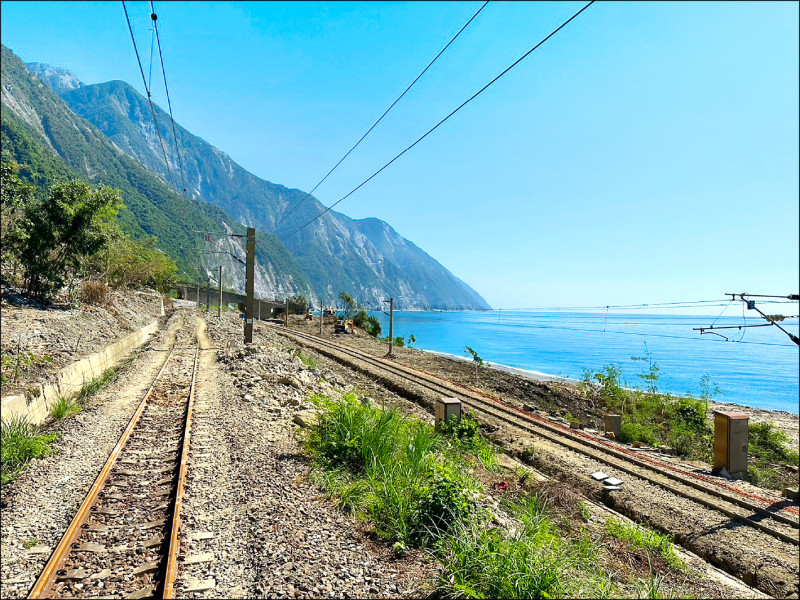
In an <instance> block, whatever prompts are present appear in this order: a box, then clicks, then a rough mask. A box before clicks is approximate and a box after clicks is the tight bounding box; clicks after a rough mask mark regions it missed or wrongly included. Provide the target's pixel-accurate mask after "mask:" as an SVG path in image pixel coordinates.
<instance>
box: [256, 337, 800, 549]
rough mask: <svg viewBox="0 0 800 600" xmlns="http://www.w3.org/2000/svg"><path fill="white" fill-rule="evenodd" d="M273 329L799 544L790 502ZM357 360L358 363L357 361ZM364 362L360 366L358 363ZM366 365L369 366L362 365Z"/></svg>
mask: <svg viewBox="0 0 800 600" xmlns="http://www.w3.org/2000/svg"><path fill="white" fill-rule="evenodd" d="M269 327H271V328H272V329H273V330H274V331H275V332H277V333H279V334H281V335H284V336H286V337H289V338H293V339H294V340H295V341H298V342H300V343H303V344H305V345H307V346H310V347H312V348H314V349H316V350H318V351H319V352H321V353H323V354H325V355H327V356H329V357H331V358H333V359H335V360H338V361H340V362H347V363H349V364H350V366H352V367H355V368H356V369H359V370H361V371H362V372H369V373H368V374H370V375H372V376H376V375H377V376H379V377H380V374H381V373H385V374H388V375H390V376H392V377H394V378H396V379H399V380H401V381H404V382H407V383H410V384H413V385H414V386H417V387H418V388H421V390H422V391H423V392H424V393H427V394H429V395H430V396H433V397H436V396H449V397H456V398H458V399H460V400H461V401H462V403H463V404H464V405H465V406H466V407H468V408H471V409H473V410H474V411H475V412H476V413H478V414H481V415H483V416H484V417H490V418H491V419H494V420H495V421H496V422H499V423H500V424H503V425H505V426H511V427H513V428H515V429H517V430H521V431H524V432H525V433H528V434H533V435H536V436H539V437H541V438H544V439H546V440H548V441H549V442H552V443H555V444H557V445H559V446H561V447H563V448H565V449H568V450H570V451H573V452H577V453H579V454H582V455H584V456H587V457H589V458H591V459H594V460H597V461H600V462H602V463H604V464H607V465H609V466H610V467H612V468H614V469H618V470H619V471H621V472H624V473H627V474H629V475H631V476H634V477H637V478H639V479H641V480H644V481H646V482H648V483H650V484H653V485H657V486H659V487H661V488H663V489H665V490H667V491H668V492H670V493H672V494H675V495H677V496H680V497H683V498H686V499H688V500H691V501H692V502H695V503H697V504H699V505H701V506H703V507H704V508H706V509H710V510H713V511H716V512H720V513H722V514H724V515H725V516H726V517H728V518H730V519H734V520H736V521H737V522H740V523H743V524H745V525H747V526H749V527H752V528H754V529H757V530H759V531H761V532H763V533H765V534H768V535H770V536H772V537H774V538H776V539H777V540H781V541H783V542H786V543H788V544H792V545H793V546H795V547H797V546H798V545H800V541H799V540H798V527H799V525H798V511H797V507H796V506H791V505H790V503H788V502H784V501H781V500H776V499H774V498H769V497H767V496H764V495H759V494H752V493H748V492H744V491H742V490H739V489H737V488H735V487H734V486H731V485H728V484H725V483H721V482H719V483H718V482H716V481H714V478H711V477H709V476H707V475H704V474H697V473H692V472H691V471H687V470H686V469H683V468H681V467H679V466H677V465H672V464H670V463H667V462H665V461H661V460H658V459H656V458H653V457H648V456H640V455H636V454H635V453H634V452H633V451H632V450H629V449H627V448H624V447H622V446H620V445H618V444H615V443H612V442H610V441H607V440H605V439H603V438H599V437H597V436H593V435H591V434H588V433H586V432H583V431H579V430H573V429H570V428H569V427H566V426H563V425H561V424H559V423H556V422H553V421H550V420H549V419H546V418H544V417H541V416H539V415H536V414H533V413H530V412H527V411H525V410H523V409H522V408H520V407H518V406H515V405H513V404H511V403H509V402H505V401H503V400H500V399H498V398H494V397H491V396H488V395H486V394H483V393H481V392H478V391H476V390H474V389H472V388H469V387H468V386H464V385H462V384H455V383H453V382H450V381H447V380H444V379H442V378H440V377H438V376H436V375H432V374H430V373H426V372H424V371H419V370H417V369H413V368H411V367H408V366H405V365H400V364H397V363H396V362H393V361H390V360H388V359H385V358H377V357H375V356H373V355H370V354H368V353H365V352H362V351H360V350H356V349H354V348H348V347H346V346H342V345H339V344H335V343H332V342H330V341H327V340H325V339H322V338H319V337H317V336H314V335H309V334H307V333H302V332H297V331H287V330H286V329H285V328H282V327H279V326H269ZM354 361H355V362H354ZM359 363H361V364H359ZM365 365H366V366H367V368H366V369H365V368H364V366H365Z"/></svg>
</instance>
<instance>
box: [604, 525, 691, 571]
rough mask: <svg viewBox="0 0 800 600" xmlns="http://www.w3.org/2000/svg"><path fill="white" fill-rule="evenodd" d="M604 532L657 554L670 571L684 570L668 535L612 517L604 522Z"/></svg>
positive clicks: (683, 564) (684, 565) (684, 566)
mask: <svg viewBox="0 0 800 600" xmlns="http://www.w3.org/2000/svg"><path fill="white" fill-rule="evenodd" d="M606 532H607V533H608V534H609V535H610V536H611V537H615V538H617V539H620V540H623V541H626V542H628V543H629V544H631V545H632V546H634V547H636V548H644V549H645V550H648V551H649V552H653V553H655V554H658V555H659V556H661V558H663V559H664V562H665V563H666V564H667V566H669V567H670V568H672V569H675V570H678V571H680V570H683V569H685V568H686V564H685V563H684V562H683V560H682V559H681V558H680V556H678V553H677V552H676V551H675V547H674V546H673V545H672V538H671V537H670V536H668V535H662V534H660V533H658V532H656V531H653V530H652V529H648V528H647V527H644V526H641V525H634V524H630V523H626V522H625V521H621V520H619V519H615V518H613V517H612V518H610V519H608V520H607V521H606Z"/></svg>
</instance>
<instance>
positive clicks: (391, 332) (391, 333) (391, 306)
mask: <svg viewBox="0 0 800 600" xmlns="http://www.w3.org/2000/svg"><path fill="white" fill-rule="evenodd" d="M384 302H389V352H387V353H386V356H392V346H393V345H394V298H389V300H384ZM384 314H386V313H384Z"/></svg>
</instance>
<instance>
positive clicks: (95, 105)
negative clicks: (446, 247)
mask: <svg viewBox="0 0 800 600" xmlns="http://www.w3.org/2000/svg"><path fill="white" fill-rule="evenodd" d="M39 68H40V69H41V67H39ZM54 89H55V88H54ZM58 89H59V90H60V91H59V92H58V93H59V94H60V96H61V97H62V98H63V99H64V100H65V101H66V102H67V104H68V105H69V106H70V108H71V109H72V110H73V111H74V112H75V113H76V114H78V115H80V116H82V117H84V118H85V119H87V120H89V121H91V122H92V124H93V125H94V126H95V127H97V128H98V129H99V130H100V131H101V132H103V133H104V134H105V135H106V136H107V137H108V138H109V139H110V140H111V141H112V142H113V144H114V145H115V146H116V147H117V148H119V149H120V150H121V151H123V152H125V153H126V154H128V155H129V156H131V157H133V158H135V159H136V160H137V161H139V162H140V163H141V164H143V165H144V166H145V167H147V168H148V169H150V170H151V171H153V172H154V173H157V174H158V175H159V177H160V178H161V179H162V181H164V182H165V183H166V182H168V180H169V174H168V172H167V168H166V167H165V165H164V159H163V154H162V150H161V146H160V144H159V142H158V136H157V133H156V129H155V125H154V124H153V120H152V116H151V115H150V107H149V104H148V102H147V99H146V98H144V97H143V96H142V95H141V94H139V93H138V92H137V91H136V90H135V89H134V88H133V87H132V86H130V85H128V84H127V83H125V82H122V81H109V82H106V83H100V84H93V85H82V86H77V87H72V88H68V87H67V86H61V87H60V88H58ZM155 110H156V115H157V118H158V122H159V127H160V129H161V135H162V137H163V139H164V143H165V146H166V150H167V156H168V162H169V165H170V170H171V171H172V178H173V179H174V183H175V185H176V187H178V188H179V189H182V188H183V187H184V182H185V187H186V190H187V192H186V193H187V195H188V196H190V197H193V198H196V199H200V198H202V199H203V200H204V201H207V202H210V203H211V204H214V205H215V206H218V207H220V208H222V209H223V210H225V211H226V212H227V213H229V214H230V215H232V216H233V217H234V218H236V219H237V220H239V221H240V222H242V223H244V224H245V225H248V226H253V227H256V228H258V229H260V230H264V231H269V232H273V233H274V234H275V235H277V236H278V238H280V239H281V241H282V242H283V243H284V244H285V245H286V247H287V248H288V249H289V251H290V252H291V253H292V254H293V255H294V258H295V260H296V262H297V264H298V266H299V268H300V269H301V270H302V271H303V272H304V273H305V274H306V275H307V276H308V278H309V280H310V281H311V284H312V286H313V288H314V291H315V295H316V296H317V297H318V298H319V299H320V300H322V301H324V302H331V301H333V300H335V299H336V298H337V297H338V294H339V292H340V291H345V292H347V293H349V294H350V295H351V296H352V297H354V298H356V299H357V300H358V301H360V302H362V303H365V304H366V305H367V306H369V307H371V308H379V307H380V306H381V305H382V301H383V300H384V299H386V298H388V297H390V296H391V297H394V298H395V299H396V306H397V308H399V309H402V308H410V309H445V310H447V309H452V310H458V309H477V310H481V309H489V308H490V306H489V305H488V303H487V302H486V301H485V300H484V299H483V298H482V297H481V296H480V295H479V294H478V293H477V292H476V291H475V290H473V289H472V288H470V287H469V286H468V285H467V284H466V283H464V282H463V281H462V280H460V279H459V278H457V277H455V276H454V275H453V274H452V273H450V271H448V270H447V269H446V268H445V267H443V266H442V265H441V264H440V263H439V262H437V261H436V260H435V259H434V258H432V257H431V256H430V255H428V254H427V253H425V252H424V251H423V250H422V249H420V248H419V247H417V246H416V245H415V244H413V243H412V242H410V241H409V240H406V239H405V238H403V237H402V236H400V235H399V234H397V232H396V231H395V230H394V229H392V227H391V226H389V225H388V224H387V223H384V222H383V221H380V220H379V219H363V220H360V221H359V220H354V219H351V218H349V217H347V216H346V215H343V214H341V213H338V212H336V211H330V212H328V213H326V214H325V215H324V216H323V217H321V218H319V219H317V220H316V221H314V223H313V224H312V225H310V226H309V227H307V228H305V229H304V230H303V231H301V232H300V233H298V234H294V231H295V230H296V229H298V228H299V227H301V226H302V225H304V224H305V223H306V222H308V221H310V220H311V219H312V218H313V217H315V216H316V215H318V214H319V213H320V212H322V211H323V210H324V207H323V206H322V204H321V203H320V202H319V201H318V200H317V199H316V198H314V197H313V196H312V197H309V198H308V199H307V200H306V201H305V202H303V204H302V205H300V207H299V208H298V209H297V210H295V211H294V212H293V213H292V214H291V215H290V216H289V217H288V218H286V219H285V220H284V221H283V222H281V223H280V225H279V226H277V227H276V224H277V223H278V221H279V220H280V219H281V217H282V216H283V215H284V214H285V213H286V212H287V211H288V210H290V209H291V207H292V206H294V205H295V204H297V203H298V202H299V201H300V200H301V199H302V198H304V197H305V196H306V194H305V193H304V192H302V191H300V190H297V189H290V188H287V187H285V186H282V185H279V184H275V183H271V182H269V181H265V180H263V179H260V178H259V177H256V176H255V175H253V174H252V173H250V172H249V171H247V170H246V169H244V168H243V167H241V166H239V165H238V164H237V163H235V162H234V161H233V160H232V159H231V158H230V157H229V156H228V155H227V154H225V153H224V152H222V151H220V150H218V149H217V148H215V147H214V146H212V145H211V144H209V143H208V142H206V141H204V140H203V139H201V138H199V137H198V136H196V135H194V134H192V133H191V132H189V131H187V130H186V129H184V128H183V127H181V126H180V125H178V124H177V123H176V137H177V139H178V145H179V147H180V157H179V156H178V155H177V154H176V151H175V145H174V142H173V133H172V128H171V125H170V119H169V115H168V114H167V113H166V112H164V111H163V110H161V109H160V108H158V107H156V109H155ZM181 164H182V166H183V174H184V177H185V179H184V177H181V169H180V165H181Z"/></svg>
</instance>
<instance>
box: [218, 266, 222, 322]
mask: <svg viewBox="0 0 800 600" xmlns="http://www.w3.org/2000/svg"><path fill="white" fill-rule="evenodd" d="M221 316H222V265H220V266H219V306H217V317H221Z"/></svg>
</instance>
